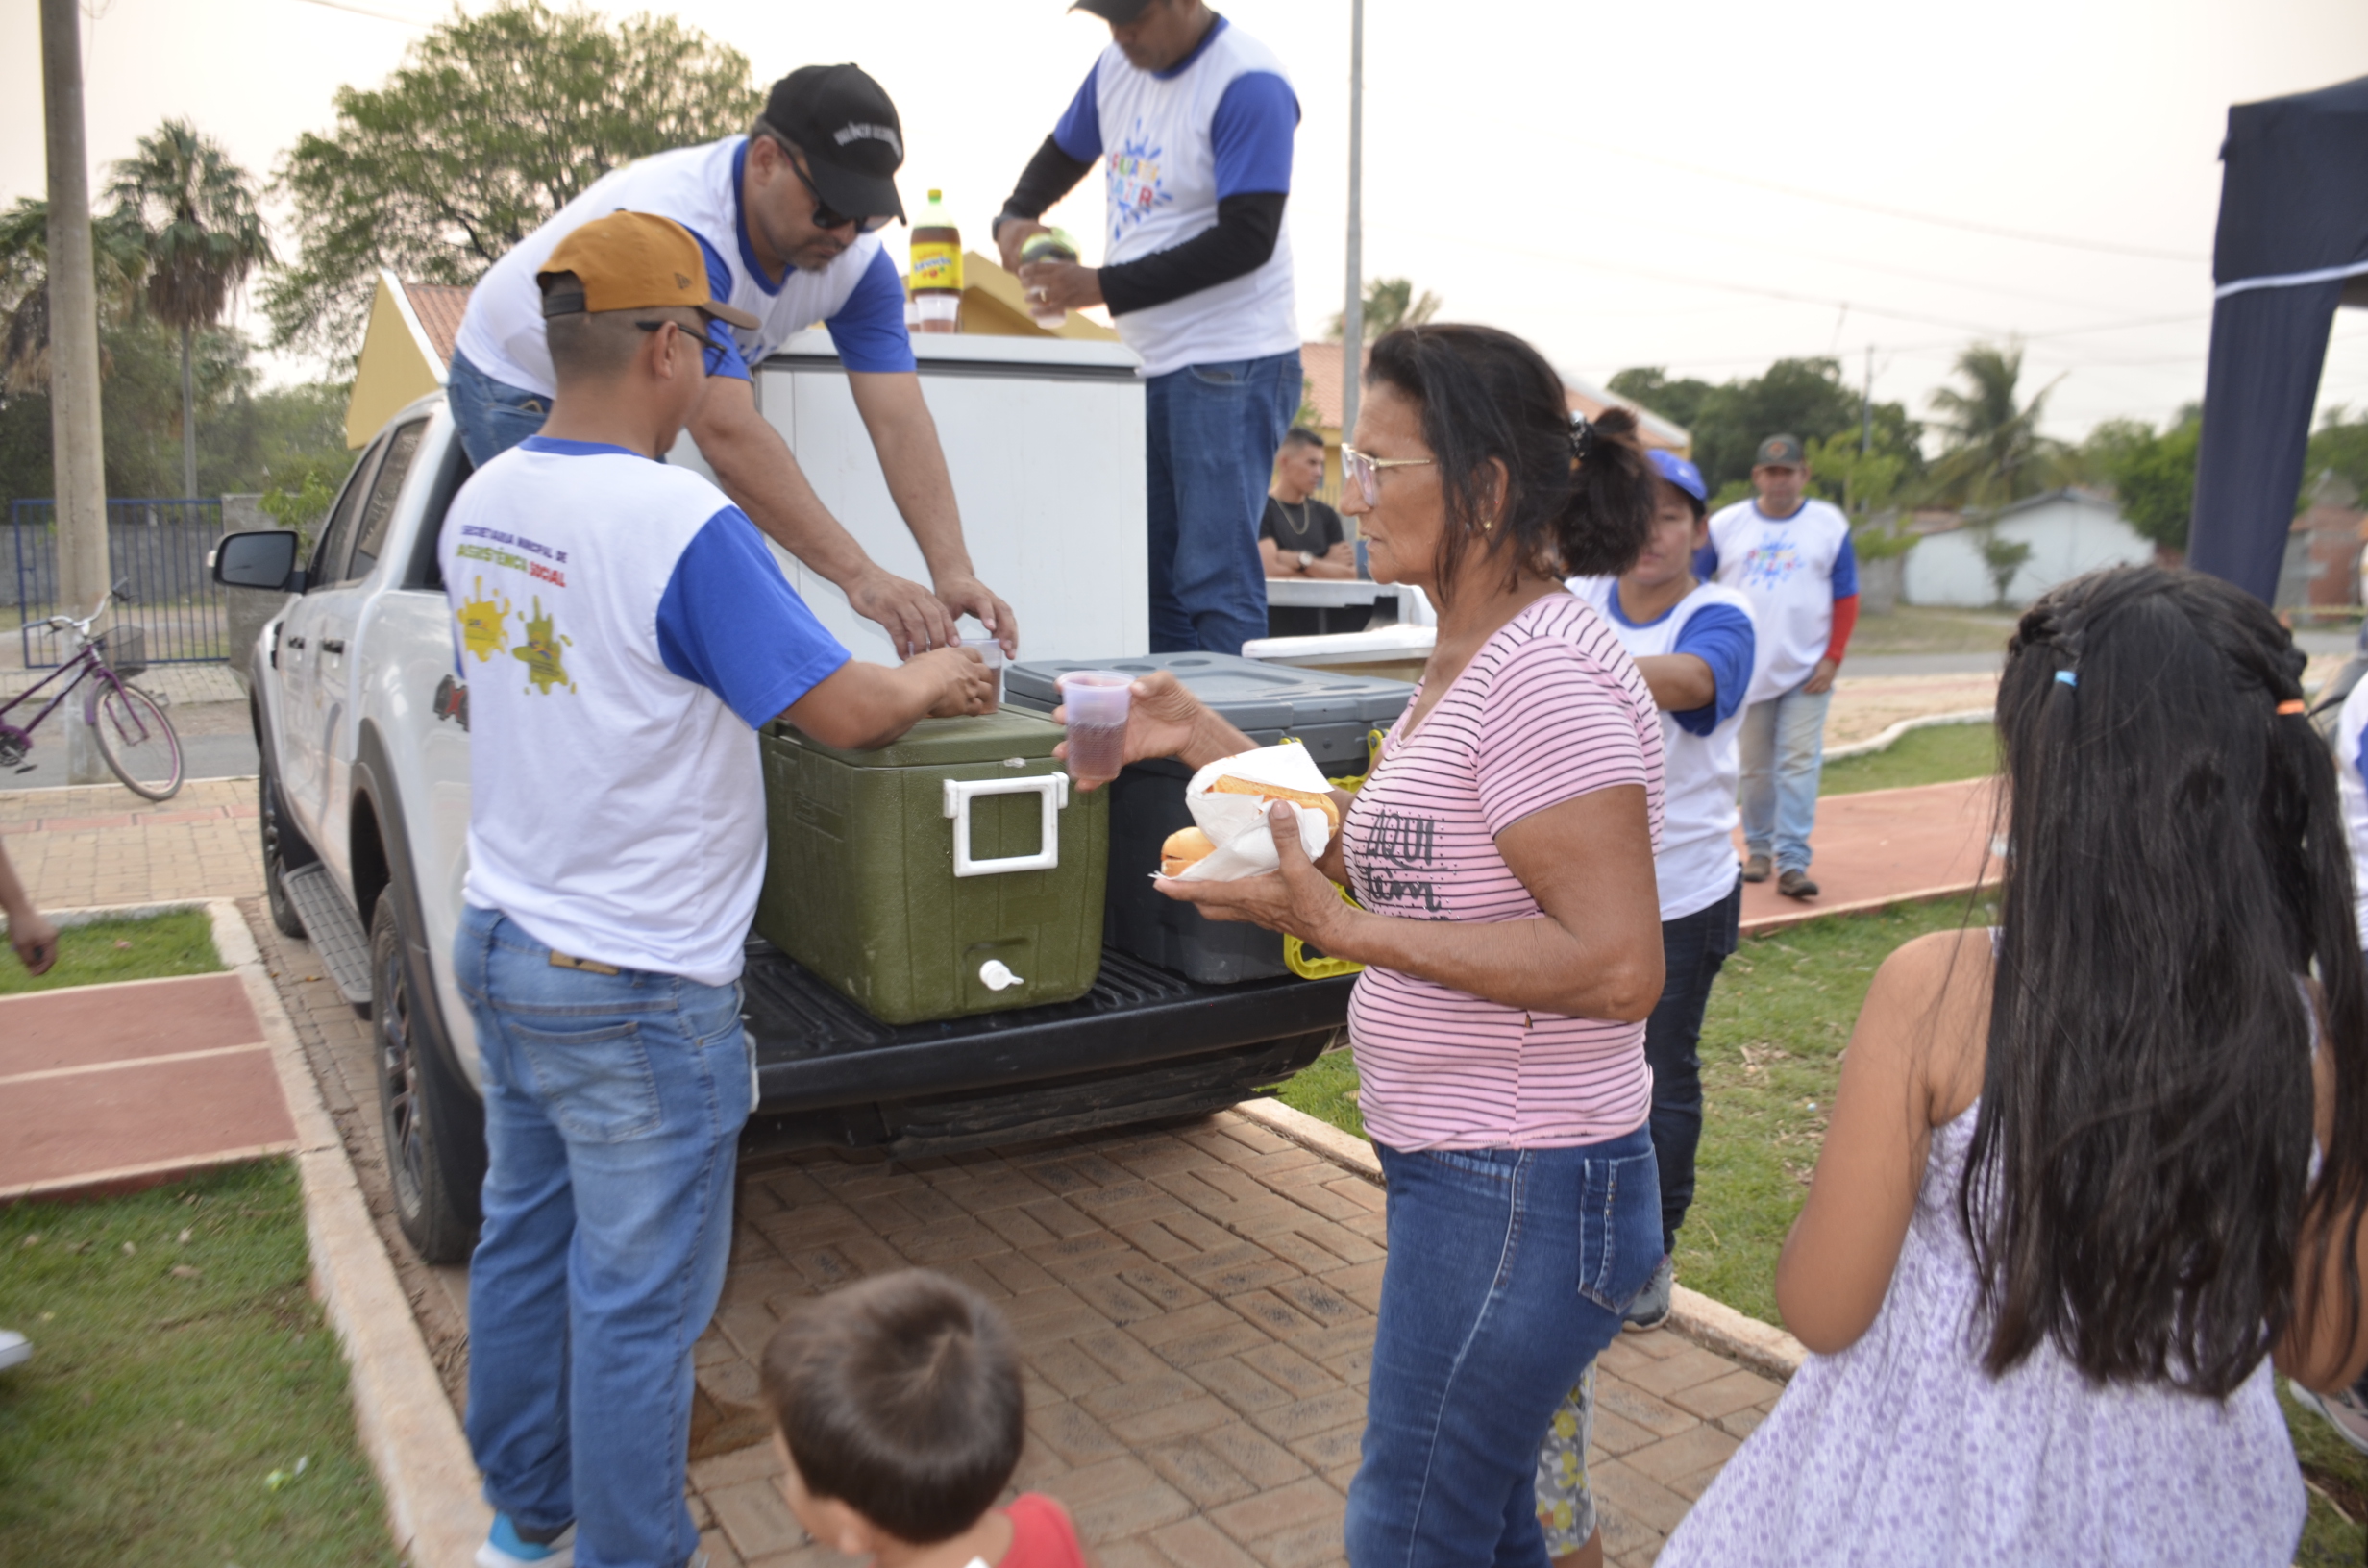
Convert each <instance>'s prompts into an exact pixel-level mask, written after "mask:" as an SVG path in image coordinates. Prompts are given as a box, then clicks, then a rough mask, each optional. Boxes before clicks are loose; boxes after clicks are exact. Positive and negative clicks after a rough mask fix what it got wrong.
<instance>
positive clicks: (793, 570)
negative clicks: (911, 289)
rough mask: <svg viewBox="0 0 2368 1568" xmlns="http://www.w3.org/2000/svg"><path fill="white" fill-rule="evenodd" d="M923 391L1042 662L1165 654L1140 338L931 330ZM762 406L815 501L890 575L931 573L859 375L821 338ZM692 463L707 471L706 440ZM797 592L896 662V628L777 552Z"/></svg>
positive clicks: (784, 366) (772, 369) (921, 343)
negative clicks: (884, 467)
mask: <svg viewBox="0 0 2368 1568" xmlns="http://www.w3.org/2000/svg"><path fill="white" fill-rule="evenodd" d="M913 352H914V355H915V356H916V357H917V358H918V359H919V360H920V370H921V389H922V395H923V397H924V398H925V399H926V400H927V402H928V404H929V413H930V415H931V416H932V417H933V418H934V419H935V420H936V422H937V438H938V444H939V445H940V447H941V448H943V450H944V452H945V453H946V466H947V468H948V470H949V471H950V473H951V475H952V478H953V493H954V500H955V502H956V504H957V505H958V506H959V507H960V508H961V513H962V532H963V537H964V539H965V540H966V541H967V542H968V543H969V546H970V552H971V561H972V564H973V566H974V568H975V569H976V570H977V573H978V576H979V579H980V580H981V581H983V582H984V583H986V584H987V586H988V587H990V588H992V589H994V590H995V591H996V592H997V593H998V594H1000V595H1001V596H1002V597H1003V600H1004V601H1005V602H1006V603H1008V604H1010V605H1011V607H1012V610H1013V612H1014V613H1015V614H1017V615H1018V617H1019V620H1020V638H1021V642H1020V656H1021V657H1022V658H1024V659H1108V658H1119V657H1127V656H1132V655H1136V654H1141V653H1145V652H1147V651H1148V650H1149V649H1150V609H1149V602H1148V594H1147V587H1146V580H1147V578H1146V567H1145V537H1144V534H1145V516H1146V514H1145V507H1144V455H1143V442H1144V431H1143V418H1144V416H1143V382H1142V380H1140V379H1138V378H1137V377H1136V375H1135V367H1136V365H1137V364H1138V363H1139V361H1138V360H1137V359H1136V357H1135V355H1134V353H1133V351H1132V350H1130V349H1127V348H1126V347H1125V346H1123V345H1122V344H1118V343H1110V342H1085V341H1074V340H1071V339H1067V338H1024V337H991V336H984V335H979V336H965V335H960V334H948V335H944V336H939V335H933V334H927V335H925V334H921V333H916V334H914V337H913ZM756 403H757V407H758V409H759V410H760V411H761V412H762V413H763V415H764V417H765V419H766V421H767V422H768V423H769V424H771V425H772V426H773V428H774V429H777V430H779V431H780V432H781V436H782V439H783V440H785V441H787V442H788V443H789V449H790V451H791V452H793V453H796V454H797V457H798V463H799V466H800V467H801V468H802V469H803V470H804V471H805V476H806V478H807V479H808V480H809V481H810V482H811V483H812V484H813V486H814V491H815V494H816V495H818V496H820V497H821V498H822V502H823V504H824V505H825V506H826V507H828V508H829V509H830V514H831V515H832V516H833V517H835V518H837V519H838V520H839V522H840V523H841V524H843V525H845V527H847V530H848V531H849V532H850V533H851V534H853V535H854V536H855V542H856V543H857V544H860V545H861V546H862V547H863V550H864V553H866V554H867V555H869V556H871V557H872V559H873V560H874V561H876V562H877V563H878V564H879V565H881V566H882V567H885V568H886V569H887V570H889V571H891V572H894V573H896V574H897V575H898V576H904V577H910V578H911V579H913V580H914V581H916V582H919V583H922V584H924V585H926V584H927V583H928V581H929V574H928V568H927V567H926V566H925V564H924V563H923V561H922V558H921V547H920V546H918V545H916V544H915V543H914V542H913V536H912V533H911V531H910V530H909V529H908V528H906V527H905V526H904V519H903V517H902V516H901V515H900V513H899V512H898V511H897V507H896V502H895V501H894V500H892V499H891V498H890V496H889V494H888V483H887V480H886V478H884V477H883V476H882V474H881V472H880V463H879V457H878V454H877V453H875V452H874V451H873V449H872V438H871V435H870V433H869V432H868V431H866V430H865V429H864V425H863V419H862V417H861V416H860V415H859V414H857V413H856V411H855V400H854V398H853V396H852V394H851V393H850V391H849V390H848V384H847V373H846V371H845V370H844V369H842V368H841V367H840V364H839V360H838V355H837V354H836V353H835V352H834V351H833V350H832V348H831V345H830V335H829V334H828V333H827V332H825V331H821V330H820V329H814V330H810V331H803V332H800V333H798V334H797V335H796V336H794V337H792V338H790V339H789V340H788V341H787V342H786V343H784V344H783V345H782V346H781V348H780V350H779V352H777V353H776V354H775V355H773V356H772V357H771V358H769V359H767V360H766V361H765V362H764V363H763V364H762V365H760V366H758V367H757V370H756ZM676 460H678V461H686V460H687V461H692V462H696V461H697V458H696V455H695V453H693V452H692V451H691V450H690V447H689V442H688V439H687V438H686V439H685V440H684V442H683V443H682V445H681V446H680V447H678V449H677V457H676ZM776 553H777V555H778V556H779V558H780V560H781V562H782V565H783V568H784V570H785V571H787V572H788V574H789V578H790V581H791V582H793V583H794V584H796V585H797V588H798V591H799V593H800V594H801V595H802V596H803V597H804V599H805V601H806V602H807V603H808V604H810V605H812V606H813V608H814V612H815V613H816V614H817V615H818V616H820V617H821V618H822V621H823V624H824V625H826V626H828V627H829V628H830V630H831V632H832V633H833V634H834V635H835V636H837V637H838V638H839V640H840V641H841V642H843V643H845V644H846V645H847V647H848V648H849V649H850V650H851V651H852V652H853V653H854V655H855V656H856V657H857V658H860V659H871V660H875V661H876V662H879V663H883V664H886V663H894V662H895V659H896V655H895V652H894V650H893V649H891V647H890V646H889V642H888V635H887V633H886V632H884V631H882V630H881V629H880V628H879V627H878V626H877V625H875V624H873V623H872V622H870V621H866V620H864V619H863V618H862V617H860V616H858V615H856V614H855V613H854V611H853V610H851V609H850V608H849V607H848V604H847V599H846V596H845V595H843V594H841V593H840V592H839V590H838V589H837V588H835V587H833V586H832V585H831V584H830V583H829V582H828V581H826V579H825V578H824V577H822V576H820V575H819V574H817V573H815V572H813V571H811V570H809V569H807V568H806V567H804V566H802V565H800V564H798V563H797V562H795V561H793V560H792V559H791V558H790V557H789V556H788V554H787V553H786V552H783V551H779V549H778V547H776Z"/></svg>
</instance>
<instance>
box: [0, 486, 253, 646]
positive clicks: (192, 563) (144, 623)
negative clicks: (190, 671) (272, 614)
mask: <svg viewBox="0 0 2368 1568" xmlns="http://www.w3.org/2000/svg"><path fill="white" fill-rule="evenodd" d="M9 534H10V540H9V546H10V548H9V553H8V556H7V558H8V560H9V561H10V563H11V564H12V567H13V569H14V571H15V574H16V616H17V628H18V629H17V640H18V644H19V646H20V648H21V649H22V650H23V656H24V667H25V668H26V669H28V670H48V669H53V668H55V667H56V666H57V665H58V664H59V663H60V662H61V660H62V658H63V657H64V656H65V655H66V654H67V653H68V652H70V651H71V649H70V648H69V647H68V645H67V642H66V639H65V637H64V636H63V634H62V633H60V632H56V631H53V630H52V629H51V628H50V627H48V626H47V625H43V624H42V623H43V622H45V621H47V620H48V619H49V617H50V616H52V615H57V614H63V613H69V607H68V606H65V605H62V604H61V603H59V601H58V506H57V502H54V501H20V502H15V503H14V504H13V505H12V506H11V507H10V508H9ZM221 539H222V502H219V501H169V500H155V501H111V502H108V503H107V566H108V580H109V581H110V582H120V581H124V580H125V579H129V586H128V589H127V600H126V601H124V602H119V603H118V604H117V605H116V606H115V609H114V612H113V613H114V624H115V625H118V626H125V625H133V626H138V627H139V628H140V629H141V630H142V631H143V632H144V633H145V634H146V636H145V641H146V643H147V650H148V662H149V663H151V664H203V663H209V662H212V661H217V660H220V659H223V658H226V657H228V656H229V653H230V636H229V629H228V624H227V622H226V620H225V618H224V614H223V605H222V589H221V587H220V586H219V585H218V584H217V583H215V581H214V580H213V574H212V572H211V571H210V569H209V567H208V564H207V562H208V558H209V556H210V554H211V552H212V551H213V548H214V546H215V545H217V544H219V543H220V542H221ZM88 610H89V606H88V605H86V604H78V605H73V606H71V607H70V613H76V614H82V613H86V612H87V611H88Z"/></svg>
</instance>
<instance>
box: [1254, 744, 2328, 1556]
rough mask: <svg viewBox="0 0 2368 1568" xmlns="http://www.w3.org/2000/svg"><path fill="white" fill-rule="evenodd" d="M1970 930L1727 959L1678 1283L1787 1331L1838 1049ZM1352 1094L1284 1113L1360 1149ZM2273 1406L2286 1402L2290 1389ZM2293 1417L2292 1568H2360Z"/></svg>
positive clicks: (1922, 920) (1755, 946)
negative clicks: (1945, 940) (1340, 1132)
mask: <svg viewBox="0 0 2368 1568" xmlns="http://www.w3.org/2000/svg"><path fill="white" fill-rule="evenodd" d="M1959 733H1970V734H1976V735H1980V736H1982V737H1983V738H1984V741H1985V743H1986V741H1987V738H1988V735H1989V730H1988V728H1987V727H1986V726H1985V725H1967V726H1964V728H1963V730H1962V731H1960V730H1958V729H1939V730H1920V731H1917V732H1915V733H1914V734H1912V735H1910V736H1908V737H1906V738H1905V740H1903V741H1902V743H1901V746H1902V747H1904V746H1906V745H1907V744H1908V742H1911V741H1914V740H1917V739H1919V738H1920V737H1922V736H1925V735H1939V736H1949V735H1956V734H1959ZM1894 749H1895V750H1896V749H1898V748H1897V747H1895V748H1894ZM1869 760H1870V761H1872V760H1880V759H1879V758H1871V759H1869ZM1832 772H1833V770H1831V769H1829V770H1828V776H1829V777H1830V776H1831V775H1832ZM1946 776H1964V775H1961V774H1957V775H1946ZM1909 782H1918V783H1923V782H1931V780H1929V779H1920V778H1919V779H1913V780H1910V781H1909ZM1862 787H1865V788H1874V787H1877V786H1872V785H1868V786H1862ZM1967 918H1968V907H1967V901H1966V900H1965V899H1962V898H1953V899H1944V900H1941V901H1940V902H1937V903H1931V904H1909V905H1897V906H1894V907H1892V908H1890V909H1886V910H1879V911H1876V912H1874V913H1872V914H1867V915H1853V916H1838V917H1836V918H1834V919H1825V920H1815V921H1812V922H1811V923H1809V924H1807V925H1799V926H1793V927H1791V928H1790V929H1788V930H1784V931H1779V932H1775V933H1773V934H1771V935H1768V936H1764V937H1746V938H1745V939H1744V940H1743V943H1742V946H1741V948H1740V949H1739V951H1738V952H1737V953H1736V954H1735V956H1734V957H1733V958H1731V959H1729V960H1727V965H1726V968H1725V969H1724V971H1723V972H1722V973H1721V974H1720V976H1719V979H1718V983H1717V984H1716V985H1715V986H1714V987H1713V988H1712V991H1711V1000H1710V1009H1709V1012H1708V1015H1707V1016H1706V1017H1705V1018H1704V1020H1703V1026H1702V1083H1703V1101H1704V1104H1703V1127H1702V1146H1701V1152H1700V1154H1699V1155H1698V1156H1697V1159H1696V1164H1695V1177H1696V1184H1697V1185H1696V1188H1695V1191H1694V1202H1693V1209H1692V1212H1691V1213H1690V1214H1689V1215H1688V1216H1687V1220H1686V1226H1685V1229H1684V1230H1683V1231H1681V1232H1679V1234H1678V1245H1677V1277H1678V1279H1679V1281H1680V1282H1681V1283H1683V1284H1685V1285H1687V1286H1690V1287H1692V1288H1693V1289H1696V1290H1699V1291H1701V1292H1702V1293H1703V1294H1705V1295H1708V1296H1712V1297H1714V1298H1715V1299H1717V1300H1719V1301H1723V1302H1725V1303H1727V1305H1729V1306H1731V1307H1734V1308H1737V1309H1738V1310H1739V1311H1744V1312H1747V1313H1749V1314H1750V1315H1751V1316H1753V1317H1756V1318H1760V1319H1762V1320H1763V1321H1764V1322H1770V1323H1773V1322H1777V1321H1779V1320H1780V1319H1779V1314H1778V1312H1777V1311H1776V1296H1775V1281H1776V1254H1777V1251H1778V1249H1779V1248H1781V1247H1782V1246H1783V1244H1784V1238H1785V1233H1786V1232H1787V1231H1788V1230H1790V1229H1791V1226H1792V1220H1793V1216H1794V1215H1796V1214H1797V1213H1800V1208H1801V1204H1802V1202H1803V1201H1804V1200H1805V1199H1806V1198H1807V1197H1808V1195H1809V1188H1808V1185H1807V1184H1808V1179H1809V1174H1810V1172H1811V1170H1812V1169H1813V1168H1814V1166H1815V1165H1816V1163H1817V1151H1818V1149H1819V1147H1820V1146H1821V1145H1822V1143H1823V1141H1824V1138H1825V1126H1826V1114H1827V1110H1828V1108H1829V1107H1830V1105H1831V1104H1832V1101H1833V1095H1834V1089H1835V1086H1836V1084H1837V1083H1838V1081H1839V1079H1840V1075H1841V1052H1842V1047H1843V1046H1844V1045H1845V1044H1847V1043H1848V1042H1849V1037H1850V1027H1851V1025H1852V1023H1853V1022H1855V1021H1856V1019H1857V1017H1858V1012H1859V1007H1860V1004H1861V1003H1862V1002H1863V1001H1864V1000H1865V997H1866V988H1867V986H1868V985H1869V984H1871V983H1872V981H1873V979H1874V974H1875V968H1876V966H1877V965H1879V964H1881V963H1882V962H1883V960H1884V958H1885V957H1886V956H1887V955H1888V954H1889V953H1890V951H1891V950H1892V949H1893V948H1895V947H1897V946H1899V945H1900V944H1901V943H1904V942H1907V941H1908V940H1909V939H1910V938H1912V937H1917V936H1921V935H1923V934H1924V933H1926V932H1928V931H1939V930H1948V929H1954V928H1955V927H1957V926H1959V925H1961V924H1962V923H1964V922H1965V921H1966V919H1967ZM1971 919H1974V920H1975V921H1977V922H1981V923H1986V922H1987V921H1988V920H1989V919H1992V910H1991V907H1990V905H1989V904H1988V903H1987V902H1986V901H1984V902H1983V903H1981V904H1978V905H1975V906H1973V908H1972V910H1971ZM1356 1089H1357V1075H1356V1066H1355V1064H1354V1062H1353V1061H1352V1060H1351V1059H1350V1057H1349V1054H1348V1053H1347V1052H1346V1051H1335V1052H1333V1053H1331V1054H1330V1055H1327V1056H1324V1057H1320V1058H1319V1059H1318V1060H1317V1061H1316V1062H1315V1063H1314V1064H1313V1065H1312V1066H1309V1067H1308V1068H1307V1069H1306V1070H1304V1071H1303V1072H1301V1073H1300V1074H1299V1075H1298V1076H1297V1077H1295V1078H1294V1079H1293V1080H1292V1081H1291V1082H1290V1083H1289V1084H1288V1085H1287V1086H1285V1088H1284V1090H1283V1092H1282V1099H1283V1102H1284V1103H1285V1104H1287V1105H1291V1106H1294V1107H1295V1108H1297V1109H1298V1110H1301V1111H1304V1112H1306V1113H1307V1114H1308V1115H1312V1116H1319V1117H1320V1118H1322V1119H1323V1120H1325V1121H1328V1122H1331V1123H1332V1124H1333V1125H1334V1126H1336V1127H1341V1128H1344V1129H1345V1130H1346V1131H1348V1132H1351V1133H1355V1134H1356V1135H1358V1136H1359V1137H1363V1136H1364V1133H1365V1124H1364V1121H1363V1119H1362V1118H1361V1117H1360V1116H1359V1115H1358V1114H1357V1106H1356ZM2280 1397H2281V1398H2282V1399H2283V1398H2284V1397H2285V1396H2284V1390H2283V1387H2282V1386H2281V1389H2280ZM2287 1412H2288V1420H2289V1425H2290V1426H2291V1428H2292V1430H2293V1433H2294V1438H2295V1449H2296V1452H2297V1454H2298V1455H2299V1457H2300V1458H2301V1459H2302V1463H2303V1469H2304V1474H2305V1475H2306V1477H2307V1478H2308V1479H2309V1480H2310V1481H2311V1482H2312V1484H2313V1485H2315V1486H2316V1487H2317V1488H2318V1489H2319V1491H2320V1492H2321V1493H2322V1494H2324V1495H2323V1496H2314V1497H2313V1498H2312V1499H2311V1504H2310V1525H2309V1529H2308V1531H2307V1532H2306V1535H2305V1536H2304V1540H2303V1549H2302V1551H2301V1553H2300V1554H2299V1555H2298V1556H2297V1558H2296V1560H2297V1562H2299V1563H2302V1564H2306V1565H2311V1568H2316V1565H2319V1564H2327V1565H2333V1564H2336V1563H2343V1564H2356V1563H2358V1562H2360V1561H2361V1560H2362V1559H2363V1554H2364V1553H2368V1534H2364V1533H2363V1531H2362V1530H2361V1528H2360V1527H2359V1526H2358V1525H2356V1524H2350V1525H2347V1524H2346V1523H2345V1522H2344V1519H2343V1518H2342V1517H2341V1516H2339V1515H2338V1514H2337V1513H2336V1512H2335V1511H2334V1508H2333V1507H2330V1505H2329V1502H2328V1498H2332V1499H2334V1501H2335V1503H2336V1504H2338V1505H2339V1506H2340V1507H2342V1509H2343V1510H2344V1513H2345V1514H2348V1515H2350V1517H2351V1518H2352V1519H2353V1520H2359V1519H2362V1518H2363V1517H2368V1456H2362V1455H2360V1454H2359V1453H2357V1452H2356V1451H2355V1450H2353V1449H2351V1448H2349V1447H2347V1446H2345V1444H2344V1443H2343V1442H2342V1440H2341V1439H2340V1438H2338V1437H2336V1436H2335V1434H2334V1433H2333V1432H2331V1430H2330V1429H2329V1428H2328V1426H2327V1424H2326V1422H2324V1421H2323V1420H2321V1419H2320V1418H2319V1417H2318V1416H2317V1415H2315V1414H2313V1413H2311V1412H2309V1411H2306V1410H2304V1409H2300V1408H2299V1407H2297V1406H2295V1405H2294V1404H2293V1403H2292V1402H2291V1401H2290V1400H2289V1401H2287Z"/></svg>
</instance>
